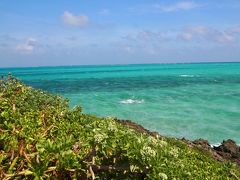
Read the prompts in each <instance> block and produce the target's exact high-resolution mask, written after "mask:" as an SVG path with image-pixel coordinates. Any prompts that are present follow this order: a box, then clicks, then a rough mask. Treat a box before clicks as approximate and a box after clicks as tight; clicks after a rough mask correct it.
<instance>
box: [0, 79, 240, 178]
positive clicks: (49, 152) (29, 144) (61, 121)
mask: <svg viewBox="0 0 240 180" xmlns="http://www.w3.org/2000/svg"><path fill="white" fill-rule="evenodd" d="M239 175H240V171H239V169H238V168H237V167H235V165H234V164H231V163H220V162H217V161H215V160H213V159H212V158H211V157H209V156H208V155H206V154H204V153H202V152H199V151H198V150H195V149H192V148H189V147H188V146H187V145H186V144H184V143H183V142H181V141H179V140H176V139H173V138H167V137H152V136H148V135H144V134H140V133H138V132H136V131H134V130H133V129H131V128H128V127H126V126H124V125H122V124H120V123H118V122H116V121H115V120H114V119H113V118H98V117H95V116H92V115H87V114H83V113H82V112H81V108H80V107H79V106H77V107H75V108H74V109H70V108H69V106H68V101H67V100H66V99H63V98H61V97H59V96H55V95H51V94H48V93H46V92H43V91H41V90H36V89H33V88H31V87H29V86H26V85H24V84H22V83H21V82H20V81H18V80H16V79H14V78H12V77H11V76H9V77H8V78H6V79H1V80H0V179H3V178H6V179H11V178H21V179H22V178H27V179H28V178H30V179H32V178H36V179H39V178H40V179H48V178H57V179H87V178H89V179H95V178H96V179H119V178H121V179H144V178H145V179H174V178H175V179H235V178H236V177H237V176H239Z"/></svg>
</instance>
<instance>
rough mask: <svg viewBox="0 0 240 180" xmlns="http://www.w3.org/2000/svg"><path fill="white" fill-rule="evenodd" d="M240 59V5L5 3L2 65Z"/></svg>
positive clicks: (97, 0)
mask: <svg viewBox="0 0 240 180" xmlns="http://www.w3.org/2000/svg"><path fill="white" fill-rule="evenodd" d="M216 61H225V62H226V61H240V1H239V0H221V1H217V0H211V1H204V0H201V1H198V0H195V1H187V0H186V1H181V0H178V1H176V0H161V1H160V0H159V1H157V0H155V1H153V0H145V1H143V0H131V1H129V0H128V1H127V0H122V1H113V0H111V1H110V0H104V1H103V0H71V1H69V0H51V1H49V0H41V1H33V0H11V1H9V0H1V1H0V67H19V66H58V65H86V64H132V63H183V62H216Z"/></svg>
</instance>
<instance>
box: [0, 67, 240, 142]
mask: <svg viewBox="0 0 240 180" xmlns="http://www.w3.org/2000/svg"><path fill="white" fill-rule="evenodd" d="M8 72H11V73H12V74H13V75H14V76H15V77H17V78H19V79H21V80H22V81H23V82H25V83H26V84H28V85H30V86H33V87H35V88H39V89H42V90H45V91H48V92H51V93H54V94H59V95H61V96H63V97H66V98H68V99H69V101H70V106H71V107H74V106H75V105H80V106H81V107H82V109H83V112H84V113H90V114H94V115H97V116H101V117H106V116H111V117H117V118H119V119H129V120H132V121H134V122H137V123H139V124H141V125H143V126H144V127H145V128H147V129H149V130H151V131H157V132H159V133H160V134H162V135H167V136H170V137H177V138H182V137H185V138H187V139H190V140H194V139H198V138H204V139H207V140H209V142H210V143H211V144H216V143H220V142H222V140H224V139H233V140H234V141H236V142H237V143H238V144H240V63H199V64H140V65H106V66H105V65H104V66H65V67H63V66H62V67H32V68H1V69H0V74H7V73H8Z"/></svg>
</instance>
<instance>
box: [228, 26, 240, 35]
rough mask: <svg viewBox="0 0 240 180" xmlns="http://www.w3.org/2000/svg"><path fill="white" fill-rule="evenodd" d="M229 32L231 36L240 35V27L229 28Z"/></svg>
mask: <svg viewBox="0 0 240 180" xmlns="http://www.w3.org/2000/svg"><path fill="white" fill-rule="evenodd" d="M227 32H228V33H230V34H238V33H240V25H239V26H235V27H232V28H229V29H228V30H227Z"/></svg>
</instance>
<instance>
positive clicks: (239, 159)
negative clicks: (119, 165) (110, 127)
mask: <svg viewBox="0 0 240 180" xmlns="http://www.w3.org/2000/svg"><path fill="white" fill-rule="evenodd" d="M116 121H117V122H119V123H121V124H123V125H125V126H128V127H130V128H133V129H134V130H135V131H137V132H140V133H143V134H147V135H150V136H154V137H157V136H158V137H159V136H161V135H160V134H159V133H158V132H152V131H149V130H147V129H145V128H144V127H143V126H141V125H139V124H137V123H135V122H133V121H130V120H119V119H116ZM179 140H181V141H182V142H184V143H186V144H187V145H188V146H189V147H191V148H197V149H199V150H200V151H203V152H205V153H208V154H209V155H210V156H212V157H213V158H214V159H216V160H217V161H220V162H224V161H231V162H234V163H236V164H237V165H238V166H239V167H240V146H238V145H237V144H236V142H235V141H233V140H231V139H228V140H223V142H222V143H221V145H219V146H211V145H210V144H209V142H208V141H207V140H205V139H197V140H194V141H190V140H187V139H185V138H182V139H179Z"/></svg>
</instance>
